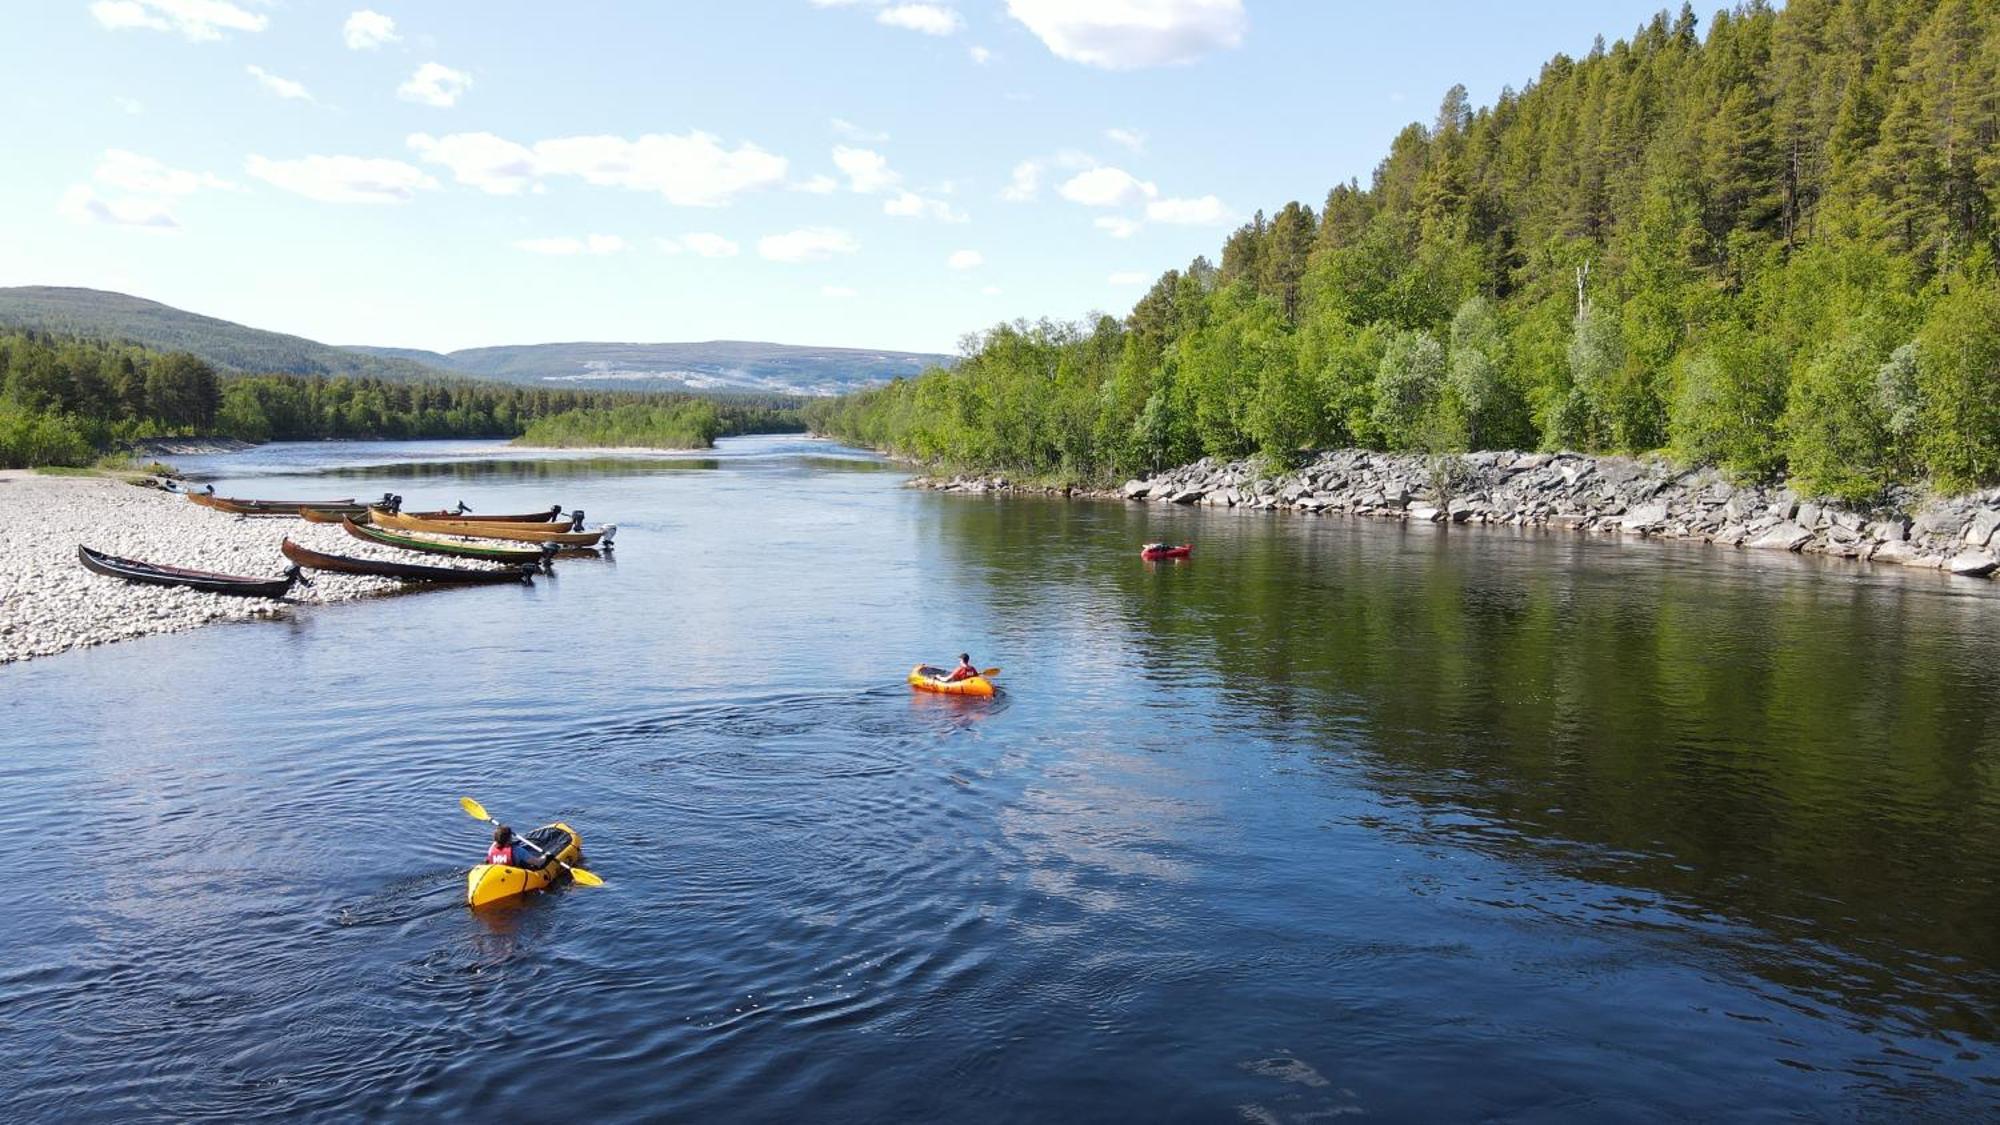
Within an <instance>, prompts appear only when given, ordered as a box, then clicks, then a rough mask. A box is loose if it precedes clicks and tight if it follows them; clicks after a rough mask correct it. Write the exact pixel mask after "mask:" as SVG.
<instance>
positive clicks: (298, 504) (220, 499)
mask: <svg viewBox="0 0 2000 1125" xmlns="http://www.w3.org/2000/svg"><path fill="white" fill-rule="evenodd" d="M187 498H188V499H189V500H191V501H193V502H194V503H196V504H199V505H201V506H202V507H204V508H213V509H215V510H216V511H218V512H228V513H229V514H231V515H236V516H285V517H289V518H297V517H299V516H302V515H303V514H304V513H305V512H306V510H308V509H310V510H313V511H317V512H325V513H328V514H340V515H346V514H355V515H365V514H366V513H367V511H368V505H366V504H362V503H357V502H355V499H354V498H353V497H352V496H346V497H342V498H340V499H338V500H248V499H243V498H240V497H235V496H217V495H215V493H214V491H213V490H212V486H211V491H208V492H190V493H188V494H187ZM392 499H394V498H393V497H391V496H389V495H387V494H385V495H384V496H383V497H382V501H383V502H385V503H386V502H388V501H390V500H392Z"/></svg>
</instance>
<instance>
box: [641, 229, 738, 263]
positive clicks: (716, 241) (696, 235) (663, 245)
mask: <svg viewBox="0 0 2000 1125" xmlns="http://www.w3.org/2000/svg"><path fill="white" fill-rule="evenodd" d="M659 242H660V249H661V250H662V251H663V252H665V253H668V254H683V253H685V254H699V255H700V256H702V257H704V258H734V257H735V256H736V255H737V254H739V253H741V252H742V251H743V248H742V247H741V246H738V245H737V244H736V243H734V242H731V241H730V240H729V239H726V238H724V237H722V236H721V235H719V234H710V233H708V232H706V231H693V232H691V233H688V234H684V235H681V236H680V237H679V238H662V239H660V240H659Z"/></svg>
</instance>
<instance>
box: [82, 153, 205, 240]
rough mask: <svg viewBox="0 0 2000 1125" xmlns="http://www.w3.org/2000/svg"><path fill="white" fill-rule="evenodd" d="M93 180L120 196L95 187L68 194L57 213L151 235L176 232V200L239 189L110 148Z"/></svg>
mask: <svg viewBox="0 0 2000 1125" xmlns="http://www.w3.org/2000/svg"><path fill="white" fill-rule="evenodd" d="M91 179H92V180H94V181H95V182H96V184H97V185H98V186H101V187H104V188H109V189H113V190H115V191H116V192H117V193H118V194H116V195H110V194H99V193H98V190H97V188H96V187H93V186H91V185H90V184H76V185H74V186H72V187H71V188H70V189H69V190H68V191H67V192H64V193H63V197H62V199H61V200H60V201H59V202H57V204H56V212H57V213H58V214H60V215H62V216H64V217H65V218H68V219H70V220H72V221H74V222H79V223H105V224H108V225H111V226H120V227H133V228H136V229H140V230H149V231H176V230H179V229H180V222H179V221H178V220H177V219H175V218H174V215H173V210H172V206H173V200H174V198H175V197H178V196H186V195H191V194H193V193H195V192H197V191H202V190H221V191H234V190H235V189H236V185H235V184H232V183H230V182H229V181H227V180H223V179H218V178H217V177H215V176H212V175H210V174H208V173H206V172H188V171H183V170H181V169H179V168H170V167H168V166H167V165H165V164H162V163H161V162H159V161H158V160H155V159H153V158H152V157H150V156H141V155H139V154H138V153H136V152H127V151H125V150H124V149H116V148H114V149H107V150H105V153H104V155H103V156H102V157H100V158H99V159H98V162H97V167H96V169H95V170H93V171H92V172H91Z"/></svg>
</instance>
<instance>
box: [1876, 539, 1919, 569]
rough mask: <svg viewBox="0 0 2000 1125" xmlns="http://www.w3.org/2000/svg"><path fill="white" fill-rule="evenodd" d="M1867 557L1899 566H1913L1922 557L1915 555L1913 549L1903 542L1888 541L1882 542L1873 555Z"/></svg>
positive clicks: (1899, 540) (1915, 552) (1897, 540)
mask: <svg viewBox="0 0 2000 1125" xmlns="http://www.w3.org/2000/svg"><path fill="white" fill-rule="evenodd" d="M1868 557H1869V558H1871V559H1873V560H1875V561H1876V562H1883V563H1896V564H1897V565H1899V566H1915V565H1917V562H1918V560H1919V559H1920V558H1921V557H1922V556H1920V555H1919V554H1918V553H1917V549H1916V548H1915V547H1912V546H1910V545H1909V543H1907V542H1905V541H1904V540H1901V539H1889V540H1885V541H1883V543H1882V545H1881V546H1879V547H1877V548H1875V553H1874V554H1872V555H1870V556H1868Z"/></svg>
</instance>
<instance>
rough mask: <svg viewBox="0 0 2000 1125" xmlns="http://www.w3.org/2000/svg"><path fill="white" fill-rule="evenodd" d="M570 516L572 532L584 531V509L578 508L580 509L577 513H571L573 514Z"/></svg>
mask: <svg viewBox="0 0 2000 1125" xmlns="http://www.w3.org/2000/svg"><path fill="white" fill-rule="evenodd" d="M569 515H570V521H569V529H570V530H571V531H582V530H583V509H582V508H578V509H577V510H576V511H574V512H571V513H570V514H569Z"/></svg>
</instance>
